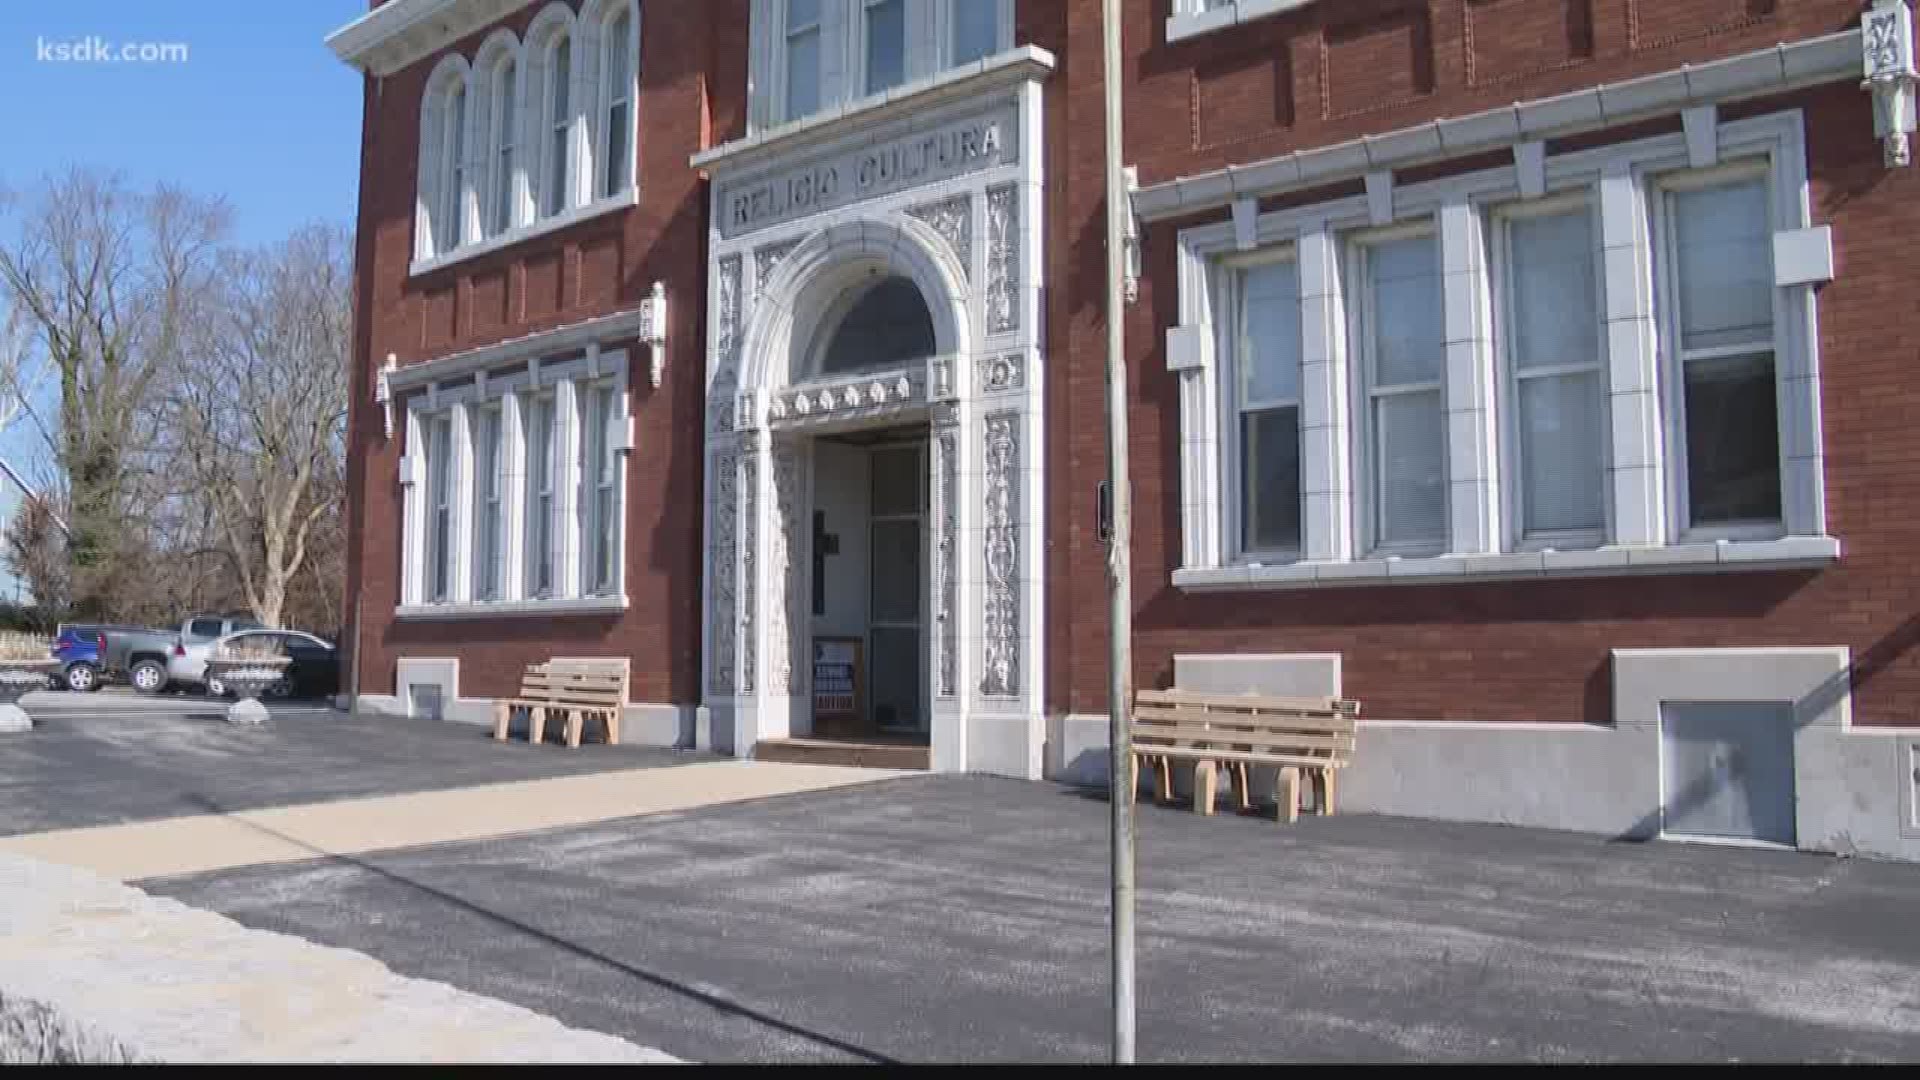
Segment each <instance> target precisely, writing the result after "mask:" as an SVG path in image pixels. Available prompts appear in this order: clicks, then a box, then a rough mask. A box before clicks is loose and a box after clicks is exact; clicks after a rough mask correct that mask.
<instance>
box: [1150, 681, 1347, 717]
mask: <svg viewBox="0 0 1920 1080" xmlns="http://www.w3.org/2000/svg"><path fill="white" fill-rule="evenodd" d="M1134 700H1135V701H1136V702H1140V703H1145V704H1151V705H1209V706H1216V707H1219V708H1229V709H1280V710H1286V711H1292V712H1308V713H1341V714H1343V715H1344V714H1351V713H1357V712H1359V711H1360V703H1359V702H1357V701H1352V700H1348V699H1345V698H1331V697H1304V698H1290V697H1268V696H1266V695H1263V694H1219V693H1211V692H1207V691H1202V690H1181V689H1178V688H1175V689H1172V690H1141V691H1138V692H1136V693H1135V694H1134Z"/></svg>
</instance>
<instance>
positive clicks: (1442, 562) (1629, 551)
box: [1173, 536, 1840, 592]
mask: <svg viewBox="0 0 1920 1080" xmlns="http://www.w3.org/2000/svg"><path fill="white" fill-rule="evenodd" d="M1839 558H1840V541H1838V540H1836V539H1834V538H1832V537H1829V536H1789V537H1784V538H1782V539H1779V540H1734V541H1723V542H1719V543H1712V544H1674V545H1670V546H1667V547H1632V548H1629V547H1602V548H1596V549H1592V550H1583V551H1513V552H1504V553H1499V554H1491V555H1441V556H1435V557H1432V558H1419V559H1413V558H1402V559H1393V558H1388V559H1360V560H1355V561H1352V562H1306V561H1303V562H1296V563H1287V564H1284V565H1279V566H1261V565H1254V564H1246V565H1237V566H1217V567H1185V568H1182V569H1178V570H1175V571H1174V572H1173V584H1174V585H1175V587H1177V588H1181V589H1185V590H1189V591H1193V592H1203V591H1219V590H1246V589H1305V588H1329V587H1341V586H1351V585H1383V584H1387V583H1389V582H1391V583H1392V584H1395V585H1448V584H1459V583H1462V582H1474V581H1517V580H1530V579H1542V578H1591V577H1622V576H1640V575H1649V574H1688V573H1734V572H1740V571H1750V570H1789V569H1820V568H1823V567H1825V566H1828V565H1830V564H1832V563H1833V562H1834V561H1835V560H1837V559H1839Z"/></svg>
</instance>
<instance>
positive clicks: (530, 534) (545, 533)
mask: <svg viewBox="0 0 1920 1080" xmlns="http://www.w3.org/2000/svg"><path fill="white" fill-rule="evenodd" d="M553 419H554V417H553V395H551V394H543V395H541V396H539V397H536V398H533V399H532V400H531V401H529V402H528V403H527V409H526V445H527V476H526V508H527V548H526V550H527V560H526V563H527V584H526V589H527V595H529V596H534V597H541V596H550V595H552V594H553V591H554V580H553V563H554V538H553V531H554V530H553V526H554V520H553V515H554V471H555V462H554V454H553V443H554V423H553Z"/></svg>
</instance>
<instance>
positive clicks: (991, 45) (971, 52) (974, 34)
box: [950, 0, 1000, 66]
mask: <svg viewBox="0 0 1920 1080" xmlns="http://www.w3.org/2000/svg"><path fill="white" fill-rule="evenodd" d="M950 25H951V27H952V38H953V40H952V44H951V56H952V63H953V64H954V65H956V66H957V65H960V64H970V63H972V62H973V61H975V60H978V59H980V58H982V57H985V56H992V55H993V54H994V53H996V52H998V51H1000V0H955V2H954V5H953V18H952V21H951V23H950Z"/></svg>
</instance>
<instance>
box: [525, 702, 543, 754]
mask: <svg viewBox="0 0 1920 1080" xmlns="http://www.w3.org/2000/svg"><path fill="white" fill-rule="evenodd" d="M546 730H547V707H546V706H544V705H535V706H534V707H533V708H531V709H528V710H527V745H529V746H539V745H540V740H541V739H542V738H544V737H545V735H546Z"/></svg>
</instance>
